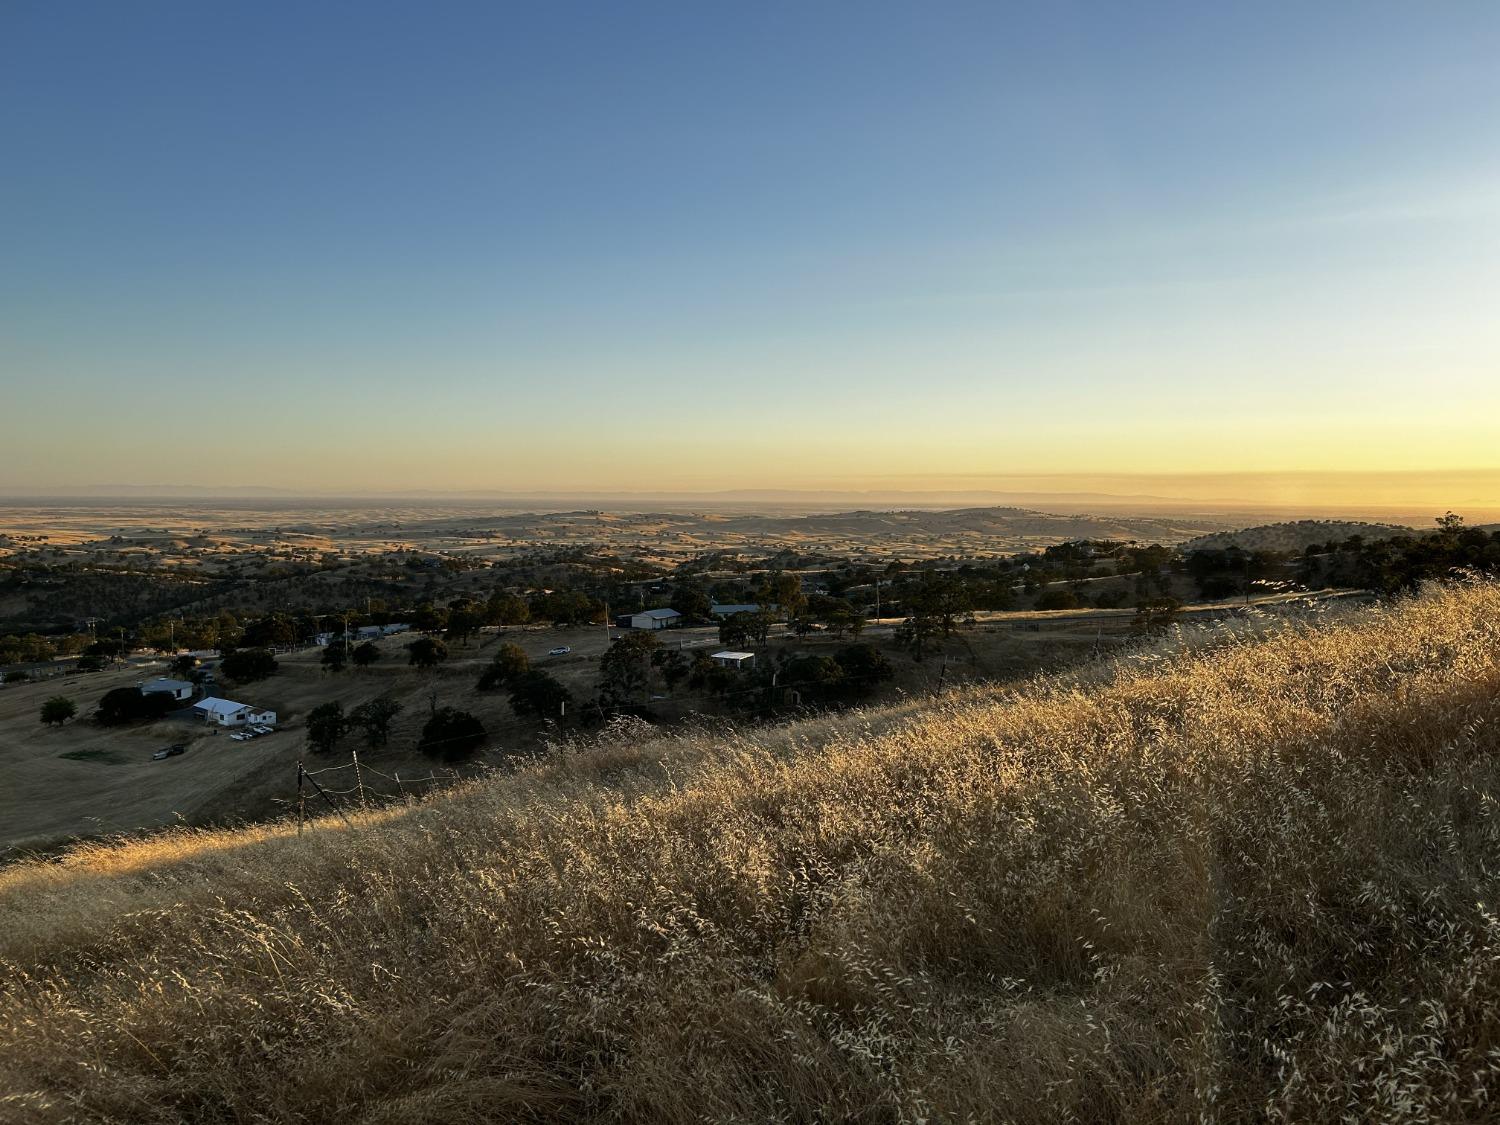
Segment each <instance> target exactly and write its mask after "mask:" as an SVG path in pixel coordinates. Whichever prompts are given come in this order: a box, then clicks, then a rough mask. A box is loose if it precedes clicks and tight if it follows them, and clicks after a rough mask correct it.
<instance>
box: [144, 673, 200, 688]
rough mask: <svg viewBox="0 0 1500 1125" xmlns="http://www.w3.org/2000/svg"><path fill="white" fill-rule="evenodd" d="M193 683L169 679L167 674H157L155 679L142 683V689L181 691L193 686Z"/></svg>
mask: <svg viewBox="0 0 1500 1125" xmlns="http://www.w3.org/2000/svg"><path fill="white" fill-rule="evenodd" d="M192 686H193V685H192V684H190V683H188V682H187V681H186V680H169V679H167V678H166V677H165V676H157V677H156V679H154V680H147V681H146V682H145V683H143V684H142V685H141V691H143V692H146V691H181V690H182V689H183V688H191V687H192Z"/></svg>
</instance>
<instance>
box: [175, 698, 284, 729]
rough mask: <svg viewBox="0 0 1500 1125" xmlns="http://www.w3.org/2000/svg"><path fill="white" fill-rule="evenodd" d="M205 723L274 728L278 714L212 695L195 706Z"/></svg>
mask: <svg viewBox="0 0 1500 1125" xmlns="http://www.w3.org/2000/svg"><path fill="white" fill-rule="evenodd" d="M193 710H194V711H197V712H199V713H200V714H201V715H202V716H203V719H204V721H205V722H209V723H218V724H219V726H221V727H243V726H268V727H269V726H274V725H275V724H276V712H275V711H266V710H262V709H261V708H258V707H252V706H251V705H250V704H248V703H236V702H235V701H234V700H232V699H220V698H219V697H218V696H216V695H211V696H209V697H208V698H207V699H200V700H198V702H197V703H194V704H193Z"/></svg>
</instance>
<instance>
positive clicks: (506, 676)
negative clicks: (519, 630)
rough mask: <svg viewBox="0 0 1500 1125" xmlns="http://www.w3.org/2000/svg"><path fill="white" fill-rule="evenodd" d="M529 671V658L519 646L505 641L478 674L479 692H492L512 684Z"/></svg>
mask: <svg viewBox="0 0 1500 1125" xmlns="http://www.w3.org/2000/svg"><path fill="white" fill-rule="evenodd" d="M530 670H531V658H530V657H529V656H527V655H526V650H525V649H523V648H522V647H521V646H520V645H517V644H511V643H510V642H509V641H507V642H506V643H505V644H503V645H501V646H500V647H499V648H497V649H496V650H495V657H494V659H493V660H491V661H490V662H489V664H488V666H486V668H485V670H484V671H483V672H481V673H480V674H479V683H478V685H477V686H478V688H479V690H480V691H492V690H494V689H495V688H497V687H504V686H505V685H506V684H508V683H512V682H513V681H515V680H516V679H518V678H519V677H521V676H524V675H525V674H526V673H527V672H529V671H530Z"/></svg>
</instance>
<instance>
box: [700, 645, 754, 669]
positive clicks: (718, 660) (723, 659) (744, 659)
mask: <svg viewBox="0 0 1500 1125" xmlns="http://www.w3.org/2000/svg"><path fill="white" fill-rule="evenodd" d="M709 659H710V660H712V661H713V662H714V663H715V664H718V665H720V666H721V667H724V668H748V667H749V666H750V665H751V664H754V663H755V653H753V652H734V651H732V650H730V649H725V650H724V651H723V652H716V653H714V654H713V655H712V656H710V657H709Z"/></svg>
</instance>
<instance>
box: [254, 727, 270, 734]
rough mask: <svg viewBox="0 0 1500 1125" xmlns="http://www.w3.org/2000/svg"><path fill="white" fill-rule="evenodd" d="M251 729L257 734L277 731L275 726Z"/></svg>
mask: <svg viewBox="0 0 1500 1125" xmlns="http://www.w3.org/2000/svg"><path fill="white" fill-rule="evenodd" d="M250 729H251V730H253V731H254V732H255V733H256V734H274V733H275V732H276V728H275V727H251V728H250Z"/></svg>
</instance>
